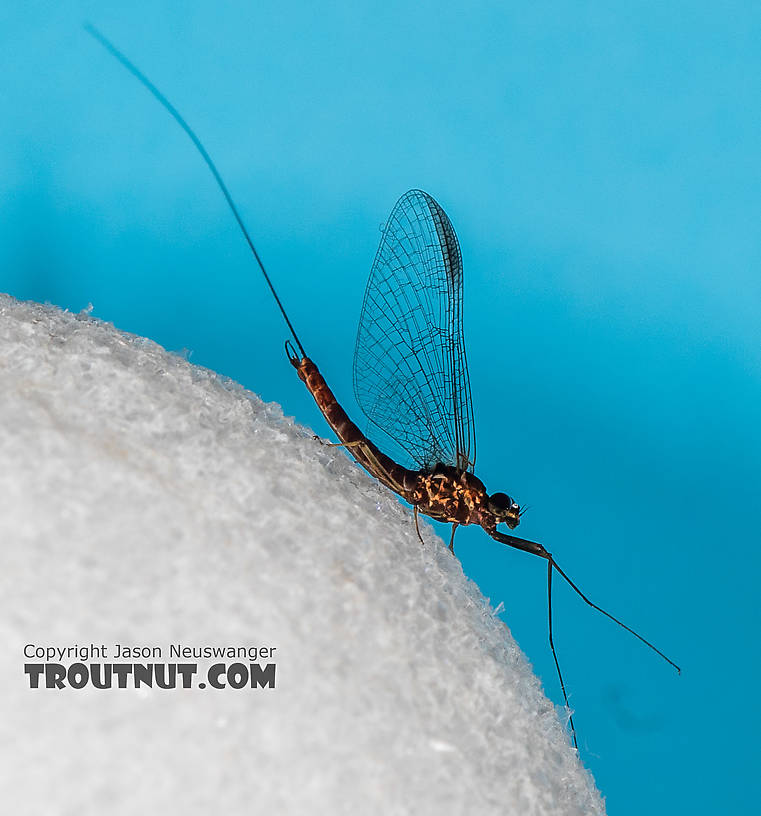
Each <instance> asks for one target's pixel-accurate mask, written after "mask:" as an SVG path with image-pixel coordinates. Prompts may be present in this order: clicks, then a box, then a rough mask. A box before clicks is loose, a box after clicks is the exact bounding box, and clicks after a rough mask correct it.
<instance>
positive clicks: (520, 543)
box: [486, 527, 552, 561]
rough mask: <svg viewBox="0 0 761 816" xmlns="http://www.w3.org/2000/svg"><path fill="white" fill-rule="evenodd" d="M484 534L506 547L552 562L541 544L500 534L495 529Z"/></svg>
mask: <svg viewBox="0 0 761 816" xmlns="http://www.w3.org/2000/svg"><path fill="white" fill-rule="evenodd" d="M486 532H487V533H489V535H490V536H491V537H492V538H493V539H494V540H495V541H499V543H500V544H507V546H508V547H515V549H516V550H524V551H525V552H529V553H532V554H533V555H539V556H541V557H542V558H546V559H547V560H548V561H552V556H551V555H550V554H549V553H548V552H547V550H545V549H544V547H543V546H542V545H541V544H538V543H537V542H536V541H529V540H528V539H526V538H518V537H517V536H511V535H506V534H505V533H500V532H499V530H497V529H496V527H495V528H494V529H493V530H487V531H486Z"/></svg>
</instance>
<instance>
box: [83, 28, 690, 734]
mask: <svg viewBox="0 0 761 816" xmlns="http://www.w3.org/2000/svg"><path fill="white" fill-rule="evenodd" d="M85 28H86V30H87V31H88V32H89V33H90V34H91V35H92V36H93V37H95V39H96V40H98V41H99V42H100V43H101V45H103V46H104V47H105V48H106V50H108V51H109V52H110V53H111V54H112V55H113V56H114V57H115V58H116V59H117V60H118V61H119V62H120V63H121V64H122V65H123V66H124V67H125V68H126V69H127V70H128V71H129V72H130V73H132V74H133V76H135V77H136V78H137V79H138V80H139V81H140V82H141V83H142V84H143V85H144V86H145V87H146V88H147V89H148V90H149V91H150V93H151V94H153V96H154V97H155V98H156V99H157V100H158V101H159V102H160V103H161V104H162V105H163V106H164V108H165V109H166V110H167V111H168V112H169V113H170V114H171V116H172V117H173V118H174V119H175V121H176V122H177V123H178V124H179V125H180V127H181V128H182V129H183V130H184V131H185V133H186V134H187V135H188V136H189V137H190V139H191V141H192V142H193V144H194V145H195V147H196V148H197V150H198V151H199V153H200V154H201V156H202V157H203V159H204V161H205V162H206V164H207V165H208V167H209V169H210V170H211V172H212V174H213V176H214V178H215V179H216V182H217V184H218V185H219V188H220V189H221V191H222V193H223V195H224V196H225V199H226V200H227V203H228V205H229V207H230V209H231V211H232V213H233V215H234V216H235V219H236V221H237V222H238V225H239V227H240V229H241V231H242V233H243V235H244V237H245V239H246V241H247V243H248V245H249V247H250V249H251V252H252V253H253V255H254V258H255V260H256V262H257V264H258V266H259V268H260V270H261V272H262V274H263V275H264V279H265V281H266V283H267V285H268V286H269V289H270V291H271V292H272V295H273V297H274V299H275V302H276V303H277V306H278V308H279V310H280V312H281V314H282V316H283V318H284V320H285V322H286V325H287V326H288V329H289V331H290V333H291V337H292V339H291V340H288V341H286V344H285V348H286V354H287V356H288V359H289V361H290V362H291V364H292V365H293V366H294V368H295V369H296V371H297V372H298V376H299V377H300V378H301V380H303V382H304V383H305V385H306V387H307V388H308V389H309V391H310V393H311V394H312V396H313V397H314V399H315V402H316V403H317V406H318V407H319V409H320V411H321V412H322V414H323V415H324V417H325V419H326V420H327V422H328V424H329V425H330V427H331V428H332V429H333V431H334V433H335V434H336V436H337V437H338V438H339V440H340V442H339V443H337V444H339V445H342V446H343V447H345V448H346V450H347V451H348V452H349V453H350V454H351V456H352V457H353V458H354V459H355V460H356V461H357V462H358V463H359V464H360V465H362V467H364V468H365V470H367V471H368V472H369V473H370V474H371V475H372V476H374V477H375V478H376V479H377V480H378V481H379V482H381V483H382V484H384V485H386V486H387V487H388V488H390V489H391V490H392V491H394V492H395V493H396V494H398V495H399V496H401V497H402V498H403V499H404V500H405V501H407V502H408V503H409V504H411V505H412V507H413V513H414V521H415V527H416V530H417V533H418V536H419V537H420V540H421V542H422V541H423V539H422V536H421V535H420V528H419V526H418V514H419V513H422V514H424V515H427V516H429V517H431V518H433V519H436V520H437V521H441V522H445V523H449V524H451V525H452V534H451V538H450V542H449V549H450V550H451V552H452V554H454V536H455V532H456V530H457V528H458V527H459V526H461V525H468V524H476V525H479V526H480V527H482V528H483V529H484V531H485V532H486V533H487V534H488V535H489V536H491V537H492V538H493V539H495V540H497V541H499V542H500V543H502V544H505V545H507V546H509V547H514V548H516V549H519V550H524V551H525V552H528V553H531V554H533V555H536V556H539V557H540V558H543V559H545V561H546V562H547V616H548V629H549V643H550V649H551V650H552V656H553V659H554V662H555V668H556V670H557V674H558V679H559V681H560V687H561V690H562V692H563V699H564V701H565V705H566V708H567V709H568V710H569V712H570V706H569V703H568V695H567V693H566V688H565V683H564V681H563V675H562V673H561V671H560V663H559V662H558V658H557V653H556V651H555V644H554V641H553V634H552V577H553V572H557V573H558V575H560V577H561V578H563V580H564V581H566V583H567V584H568V585H569V586H570V587H571V588H572V589H573V591H574V592H576V593H577V594H578V595H579V596H580V597H581V598H582V600H583V601H584V602H585V603H586V604H588V605H589V606H591V607H592V608H593V609H596V610H597V611H598V612H601V613H602V614H603V615H605V616H607V617H608V618H610V619H611V620H612V621H613V622H614V623H616V624H618V625H619V626H621V627H622V628H624V629H626V630H627V631H628V632H630V633H631V634H632V635H634V636H635V637H637V638H638V639H639V640H640V641H642V643H644V644H645V645H646V646H648V647H649V648H650V649H652V650H653V651H654V652H656V653H657V654H658V655H660V656H661V657H662V658H663V659H664V660H665V661H667V662H668V663H669V664H670V665H671V666H673V667H674V668H675V669H676V670H677V672H680V673H681V669H680V668H679V666H677V664H676V663H674V662H673V661H672V660H671V659H670V658H669V657H667V656H666V655H665V654H664V653H663V652H661V651H660V649H658V648H656V647H655V646H654V645H653V644H652V643H651V642H650V641H648V640H646V639H645V638H644V637H642V635H640V634H639V633H637V632H635V631H634V630H633V629H632V628H630V627H629V626H627V625H626V624H625V623H623V622H622V621H620V620H619V619H618V618H616V617H614V616H613V615H611V614H610V613H609V612H607V611H606V610H604V609H602V608H601V607H599V606H597V605H596V604H594V603H592V601H590V600H589V598H587V596H586V595H585V594H584V593H583V592H582V591H581V590H580V589H579V588H578V587H577V586H576V584H575V583H574V582H573V581H572V580H571V579H570V578H569V577H568V576H567V575H566V573H565V572H564V571H563V570H562V569H561V568H560V567H559V566H558V564H557V562H556V561H555V559H554V557H553V556H552V554H551V553H550V552H549V551H548V550H547V549H545V547H544V546H543V545H542V544H539V543H537V542H535V541H529V540H528V539H524V538H518V537H517V536H514V535H510V534H508V533H504V532H502V531H500V530H498V529H497V528H498V525H500V524H502V523H504V524H505V525H506V526H507V528H508V529H509V530H514V529H515V528H516V527H517V526H518V524H519V523H520V519H521V515H522V513H523V510H522V508H521V506H520V505H519V504H518V502H516V501H515V500H514V499H512V498H511V497H510V496H508V495H507V494H505V493H499V492H497V493H488V492H487V490H486V487H485V486H484V484H483V482H482V481H481V480H480V479H479V478H478V477H477V476H476V475H475V474H474V468H475V462H476V443H475V422H474V417H473V405H472V400H471V394H470V380H469V377H468V366H467V358H466V354H465V342H464V337H463V319H462V304H463V266H462V255H461V252H460V246H459V243H458V240H457V236H456V234H455V231H454V228H453V227H452V224H451V222H450V220H449V218H448V216H447V214H446V213H445V212H444V210H443V209H442V208H441V206H440V205H439V204H438V203H437V202H436V201H435V199H434V198H432V197H431V196H430V195H428V193H425V192H423V191H422V190H410V191H409V192H407V193H405V195H403V196H402V197H401V198H400V199H399V200H398V201H397V203H396V205H395V206H394V208H393V210H392V212H391V215H390V216H389V219H388V221H387V223H386V225H385V228H384V231H383V235H382V238H381V242H380V246H379V248H378V251H377V253H376V256H375V260H374V262H373V265H372V269H371V272H370V278H369V280H368V284H367V289H366V291H365V298H364V303H363V306H362V312H361V315H360V321H359V330H358V333H357V342H356V349H355V355H354V391H355V394H356V396H357V401H358V403H359V405H360V407H361V408H362V410H363V411H364V413H365V414H366V416H367V418H368V419H369V421H370V424H371V426H372V427H373V428H374V430H375V431H376V432H377V431H379V432H381V433H382V434H383V435H384V438H385V442H386V443H387V444H389V445H391V446H392V447H393V448H395V449H396V450H397V451H399V452H400V453H401V454H402V456H400V457H398V458H406V463H405V464H402V463H400V462H398V461H396V459H394V458H392V457H391V456H389V455H387V454H386V453H384V452H383V451H382V450H381V448H380V446H379V445H377V444H376V443H374V442H373V441H372V440H371V439H370V438H369V437H368V436H366V435H365V434H364V433H363V432H362V431H361V430H360V429H359V427H358V426H357V425H356V424H355V423H354V422H352V420H351V419H350V418H349V416H348V414H347V413H346V411H345V410H344V409H343V408H342V407H341V405H340V403H339V402H338V400H337V399H336V398H335V396H334V395H333V392H332V391H331V390H330V388H329V386H328V384H327V383H326V381H325V379H324V377H323V376H322V374H321V373H320V371H319V370H318V368H317V366H316V365H315V363H314V362H313V361H312V360H311V359H310V358H309V357H308V356H307V354H306V352H305V351H304V347H303V346H302V344H301V341H300V340H299V338H298V336H297V334H296V332H295V330H294V328H293V325H292V324H291V321H290V320H289V318H288V315H287V314H286V311H285V309H284V307H283V304H282V303H281V301H280V298H279V297H278V295H277V292H276V291H275V288H274V286H273V284H272V281H271V280H270V277H269V275H268V273H267V271H266V269H265V267H264V264H263V263H262V260H261V258H260V257H259V254H258V252H257V251H256V247H255V246H254V243H253V241H252V240H251V237H250V235H249V233H248V230H247V229H246V227H245V225H244V223H243V220H242V219H241V216H240V214H239V213H238V210H237V208H236V206H235V203H234V202H233V199H232V197H231V195H230V193H229V191H228V189H227V187H226V185H225V183H224V181H223V180H222V177H221V176H220V174H219V172H218V171H217V168H216V167H215V165H214V163H213V161H212V160H211V157H210V156H209V154H208V153H207V152H206V149H205V148H204V146H203V145H202V144H201V142H200V140H199V139H198V137H197V136H196V134H195V133H194V132H193V130H192V129H191V128H190V126H189V125H188V124H187V123H186V122H185V120H184V119H183V118H182V116H181V115H180V113H179V112H178V111H177V110H176V108H175V107H174V106H173V105H172V104H171V103H170V102H169V100H168V99H166V97H165V96H164V95H163V94H162V93H161V92H160V91H159V90H158V88H156V86H155V85H153V83H152V82H151V81H150V80H149V79H148V78H147V77H146V76H145V75H144V74H143V73H142V72H141V71H140V70H139V69H138V68H137V67H136V66H135V65H134V64H133V63H132V62H130V60H129V59H128V58H127V57H126V56H125V55H124V54H122V53H121V52H120V51H119V50H118V49H117V48H116V47H115V46H114V45H113V44H112V43H111V42H110V41H109V40H107V39H106V38H105V37H104V36H103V35H102V34H101V33H100V32H99V31H98V30H97V29H95V28H94V27H92V26H90V25H86V26H85ZM569 724H570V728H571V734H572V737H573V744H574V746H575V747H576V748H578V744H577V740H576V729H575V727H574V723H573V718H572V717H571V716H570V713H569Z"/></svg>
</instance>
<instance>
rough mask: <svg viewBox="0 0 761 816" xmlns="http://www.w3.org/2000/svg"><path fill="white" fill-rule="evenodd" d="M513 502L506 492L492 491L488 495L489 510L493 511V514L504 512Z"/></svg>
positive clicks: (497, 514)
mask: <svg viewBox="0 0 761 816" xmlns="http://www.w3.org/2000/svg"><path fill="white" fill-rule="evenodd" d="M513 504H514V502H513V500H512V499H511V498H510V496H508V495H507V493H492V494H491V496H489V511H490V512H492V513H494V515H495V516H500V515H502V514H504V513H506V512H507V511H508V510H509V509H510V507H512V506H513Z"/></svg>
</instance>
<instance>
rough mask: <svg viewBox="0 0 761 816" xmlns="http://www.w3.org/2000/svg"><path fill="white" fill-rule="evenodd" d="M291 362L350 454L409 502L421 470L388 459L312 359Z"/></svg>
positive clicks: (306, 358)
mask: <svg viewBox="0 0 761 816" xmlns="http://www.w3.org/2000/svg"><path fill="white" fill-rule="evenodd" d="M291 363H292V364H293V366H294V367H295V368H296V370H297V371H298V373H299V377H300V378H301V379H302V380H303V381H304V384H305V385H306V387H307V388H308V389H309V391H310V393H311V394H312V396H313V397H314V401H315V402H316V403H317V407H318V408H319V409H320V411H322V414H323V416H324V417H325V419H326V420H327V421H328V424H329V425H330V427H331V428H332V429H333V430H334V431H335V434H336V436H337V437H338V438H339V439H340V440H341V442H343V444H344V445H345V446H346V448H347V450H348V451H349V453H350V454H351V455H352V456H353V457H354V458H355V459H356V460H357V462H359V464H360V465H362V467H363V468H365V470H367V471H368V472H369V473H371V474H372V475H373V476H375V478H376V479H378V480H379V481H381V482H383V484H385V485H386V486H387V487H390V488H391V489H392V490H393V491H394V492H395V493H398V494H399V495H400V496H402V498H404V499H407V500H408V501H409V496H410V494H411V492H412V491H413V490H414V488H415V486H416V484H417V481H418V473H417V471H414V470H408V469H407V468H405V467H402V466H401V465H400V464H398V463H397V462H395V461H394V460H393V459H391V457H390V456H386V454H385V453H383V452H382V451H381V450H379V449H378V448H377V447H376V446H375V445H374V444H373V443H372V442H371V441H370V440H369V439H368V438H367V437H366V436H365V435H364V434H363V433H362V431H360V430H359V428H358V427H357V426H356V425H355V424H354V423H353V422H352V421H351V419H349V416H348V414H347V413H346V411H344V409H343V408H342V407H341V406H340V404H339V403H338V400H337V399H336V398H335V396H334V395H333V392H332V391H331V390H330V388H329V387H328V384H327V383H326V382H325V378H324V377H323V376H322V374H320V372H319V370H318V368H317V366H316V365H315V364H314V363H313V362H312V361H311V360H310V359H309V358H308V357H303V358H301V360H298V359H297V358H294V357H292V358H291Z"/></svg>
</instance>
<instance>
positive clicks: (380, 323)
mask: <svg viewBox="0 0 761 816" xmlns="http://www.w3.org/2000/svg"><path fill="white" fill-rule="evenodd" d="M462 299H463V298H462V256H461V254H460V245H459V243H458V241H457V236H456V235H455V231H454V229H453V227H452V224H451V223H450V221H449V218H448V217H447V214H446V213H445V212H444V210H443V209H442V208H441V207H440V206H439V205H438V204H437V203H436V201H434V199H433V198H432V197H431V196H429V195H428V194H427V193H424V192H423V191H422V190H410V191H409V192H407V193H405V194H404V195H403V196H402V197H401V198H400V199H399V201H397V202H396V204H395V205H394V209H393V210H392V211H391V215H390V216H389V218H388V221H387V223H386V226H385V228H384V230H383V236H382V238H381V242H380V246H379V247H378V252H377V253H376V255H375V260H374V261H373V266H372V270H371V271H370V278H369V280H368V282H367V289H366V290H365V299H364V302H363V304H362V313H361V315H360V318H359V329H358V331H357V344H356V348H355V351H354V393H355V394H356V396H357V402H358V403H359V405H360V407H361V408H362V410H363V411H364V413H365V414H366V416H367V418H368V419H369V420H370V424H371V426H373V427H374V428H376V429H379V430H381V431H383V432H384V434H386V436H387V437H388V438H389V439H390V440H392V441H393V442H394V443H395V444H396V446H398V448H401V449H402V450H403V451H404V452H405V453H406V455H407V456H406V457H402V458H403V459H404V458H407V463H412V464H414V465H415V467H416V468H430V467H433V466H434V465H435V464H437V463H439V462H442V463H444V464H448V465H453V466H454V467H458V468H461V469H462V470H470V471H472V470H473V467H474V465H475V460H476V442H475V422H474V419H473V405H472V401H471V397H470V379H469V377H468V363H467V359H466V356H465V341H464V338H463V327H462ZM387 441H388V440H385V442H387ZM379 447H387V444H379Z"/></svg>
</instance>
